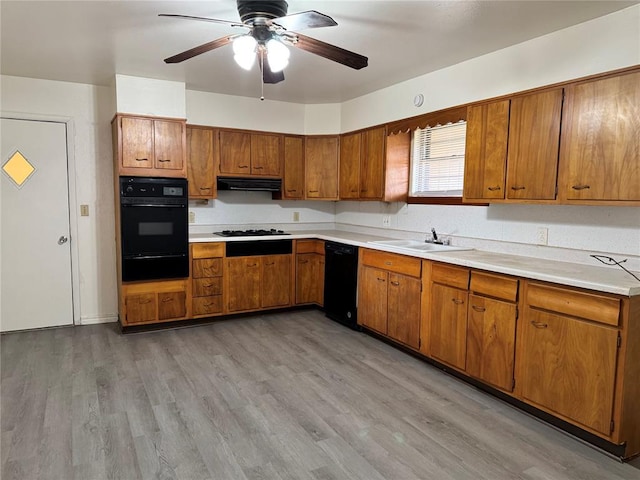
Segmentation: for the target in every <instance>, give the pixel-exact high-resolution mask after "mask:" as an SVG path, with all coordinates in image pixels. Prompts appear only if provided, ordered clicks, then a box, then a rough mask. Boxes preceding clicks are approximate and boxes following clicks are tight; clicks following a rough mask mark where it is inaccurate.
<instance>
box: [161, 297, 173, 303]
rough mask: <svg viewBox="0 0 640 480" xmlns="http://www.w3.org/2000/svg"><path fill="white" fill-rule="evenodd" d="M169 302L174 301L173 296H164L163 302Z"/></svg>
mask: <svg viewBox="0 0 640 480" xmlns="http://www.w3.org/2000/svg"><path fill="white" fill-rule="evenodd" d="M167 302H173V298H171V297H164V298H163V299H162V303H167Z"/></svg>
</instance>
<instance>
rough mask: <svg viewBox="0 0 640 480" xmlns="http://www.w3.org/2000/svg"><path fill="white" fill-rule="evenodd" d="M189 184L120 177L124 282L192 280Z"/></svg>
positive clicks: (165, 180)
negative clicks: (188, 206)
mask: <svg viewBox="0 0 640 480" xmlns="http://www.w3.org/2000/svg"><path fill="white" fill-rule="evenodd" d="M187 204H188V198H187V180H186V179H184V178H150V177H120V238H121V245H120V246H121V252H122V281H123V282H130V281H137V280H160V279H166V278H185V277H188V276H189V232H188V225H187V223H188V213H187V210H188V208H187Z"/></svg>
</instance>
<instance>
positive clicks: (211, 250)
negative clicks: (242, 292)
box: [191, 243, 225, 318]
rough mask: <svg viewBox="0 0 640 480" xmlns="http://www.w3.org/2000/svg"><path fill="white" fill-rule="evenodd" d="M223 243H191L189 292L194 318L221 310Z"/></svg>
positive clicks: (218, 312) (219, 312)
mask: <svg viewBox="0 0 640 480" xmlns="http://www.w3.org/2000/svg"><path fill="white" fill-rule="evenodd" d="M224 251H225V245H224V243H194V244H193V245H191V278H192V280H191V292H192V297H193V298H192V312H193V316H194V318H199V317H210V316H213V315H220V314H221V313H222V312H223V302H222V292H223V286H222V285H223V282H222V279H223V259H224V258H223V257H224Z"/></svg>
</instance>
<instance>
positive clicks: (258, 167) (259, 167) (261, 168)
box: [253, 165, 264, 170]
mask: <svg viewBox="0 0 640 480" xmlns="http://www.w3.org/2000/svg"><path fill="white" fill-rule="evenodd" d="M253 168H254V169H255V170H263V169H264V167H261V166H260V165H258V166H256V167H253Z"/></svg>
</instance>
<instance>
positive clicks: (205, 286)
mask: <svg viewBox="0 0 640 480" xmlns="http://www.w3.org/2000/svg"><path fill="white" fill-rule="evenodd" d="M213 286H214V284H213V283H207V284H205V285H204V288H211V287H213Z"/></svg>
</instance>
